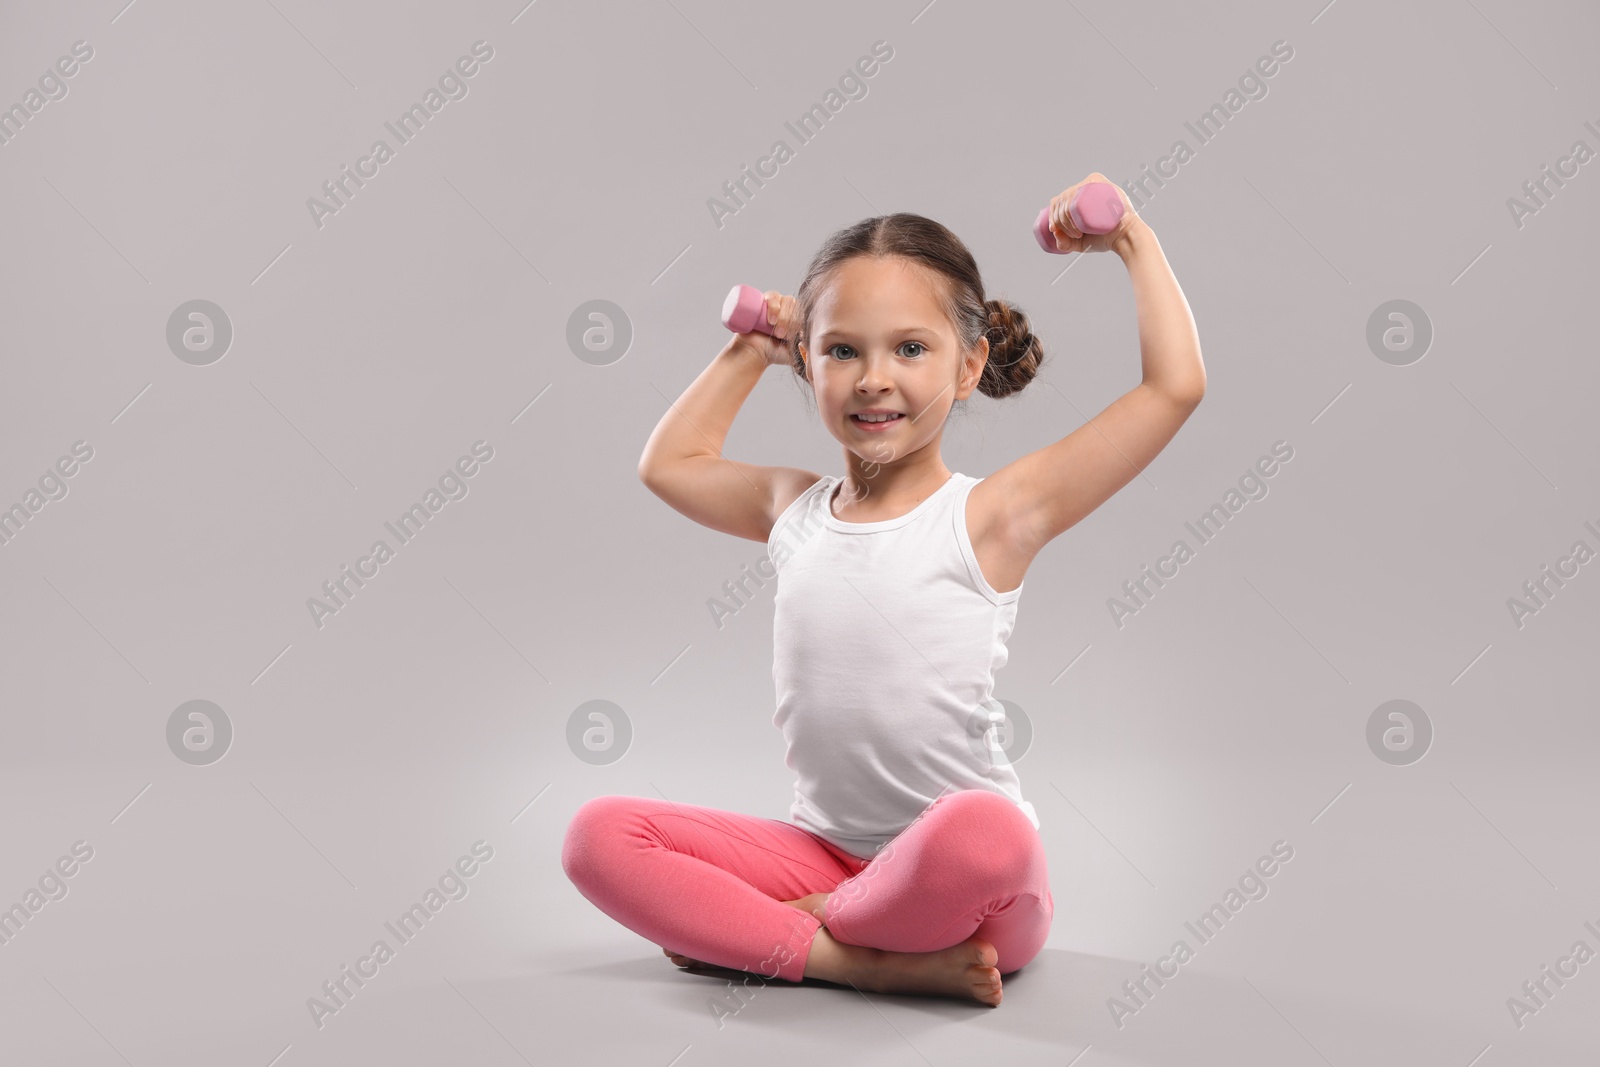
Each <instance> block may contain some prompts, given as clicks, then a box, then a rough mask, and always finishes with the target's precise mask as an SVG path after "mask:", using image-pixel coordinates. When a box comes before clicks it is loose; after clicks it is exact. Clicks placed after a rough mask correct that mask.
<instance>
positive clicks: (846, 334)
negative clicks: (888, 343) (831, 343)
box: [817, 326, 936, 344]
mask: <svg viewBox="0 0 1600 1067" xmlns="http://www.w3.org/2000/svg"><path fill="white" fill-rule="evenodd" d="M934 332H936V331H934V330H933V329H932V328H931V327H928V326H902V327H900V328H899V329H897V330H890V331H889V334H888V335H889V336H890V337H903V336H904V335H906V334H908V333H920V334H924V335H932V334H933V333H934ZM830 337H840V338H843V339H845V340H847V341H853V340H855V339H856V335H855V334H853V333H851V332H850V331H849V330H827V331H824V332H823V333H821V334H818V335H817V343H818V344H821V343H822V342H823V341H826V340H827V339H829V338H830Z"/></svg>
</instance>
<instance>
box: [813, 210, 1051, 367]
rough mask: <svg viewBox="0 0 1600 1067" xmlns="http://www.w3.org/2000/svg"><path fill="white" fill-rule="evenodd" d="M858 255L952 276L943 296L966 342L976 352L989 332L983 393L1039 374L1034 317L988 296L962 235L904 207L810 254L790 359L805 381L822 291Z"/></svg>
mask: <svg viewBox="0 0 1600 1067" xmlns="http://www.w3.org/2000/svg"><path fill="white" fill-rule="evenodd" d="M856 256H876V257H879V258H883V257H887V256H900V257H902V258H904V259H906V260H908V261H910V262H912V263H915V264H918V265H920V266H922V267H926V268H928V269H929V270H931V271H933V272H935V273H936V274H938V275H941V276H942V277H944V278H945V279H947V280H948V283H947V284H946V285H945V286H944V290H945V291H944V293H943V294H942V295H941V299H942V301H943V303H944V306H945V314H946V315H948V316H949V318H950V321H951V323H953V324H954V325H955V328H956V334H957V336H958V337H959V338H960V339H961V343H962V345H963V346H964V347H965V348H966V349H969V350H970V349H971V348H973V347H974V346H975V345H977V343H978V340H979V338H982V337H985V336H987V337H988V338H989V360H988V362H987V363H985V364H984V367H983V375H982V376H981V377H980V378H979V379H978V391H979V392H981V393H983V394H984V395H985V396H990V397H995V398H999V397H1003V396H1010V395H1011V394H1012V393H1015V392H1018V391H1020V390H1021V389H1022V388H1023V387H1024V386H1026V385H1027V384H1028V383H1029V382H1031V381H1032V380H1033V378H1034V375H1036V374H1038V373H1039V364H1040V363H1041V362H1042V361H1043V359H1044V346H1043V345H1042V344H1040V342H1039V339H1038V338H1037V337H1035V336H1034V335H1033V332H1032V330H1031V329H1030V328H1029V324H1028V316H1027V315H1026V314H1024V313H1023V311H1022V309H1021V308H1019V307H1017V306H1016V305H1015V304H1012V303H1009V302H1007V301H1005V300H988V299H986V298H985V297H984V294H983V279H982V277H980V276H979V274H978V264H977V261H976V260H974V259H973V258H972V253H971V252H969V251H968V250H967V246H966V245H965V244H963V243H962V242H961V239H960V238H959V237H957V236H956V235H955V234H953V233H951V232H950V231H949V230H948V229H946V228H945V227H944V226H943V225H942V224H940V223H938V222H935V221H934V220H932V219H929V218H924V217H923V216H921V215H913V214H910V213H909V212H904V211H902V212H897V213H896V214H893V215H876V216H874V217H872V218H868V219H862V220H861V221H860V222H858V223H856V224H855V225H853V226H847V227H846V228H844V229H842V230H840V231H838V232H837V233H835V234H834V235H833V236H831V237H829V238H828V239H827V241H825V242H824V243H823V245H822V248H821V249H820V250H819V251H818V252H817V254H816V256H815V258H813V259H812V260H811V266H810V267H808V268H807V269H806V276H805V280H804V281H802V282H801V283H800V292H799V295H798V296H797V298H796V301H797V303H798V304H799V313H800V329H799V331H798V332H797V333H796V334H795V335H794V337H793V338H792V339H791V342H790V345H789V353H790V363H791V365H792V366H793V367H794V372H795V373H796V374H797V375H799V376H800V378H801V379H804V378H805V373H806V371H805V360H803V359H801V358H800V349H799V345H800V343H801V342H805V344H806V346H807V347H810V343H811V314H812V311H813V309H814V308H815V307H816V302H817V297H818V296H820V295H821V292H822V290H823V288H824V287H825V286H826V285H827V281H828V275H829V274H830V273H831V272H832V271H833V269H834V268H835V267H837V266H839V264H841V263H843V262H844V261H846V260H848V259H852V258H854V257H856Z"/></svg>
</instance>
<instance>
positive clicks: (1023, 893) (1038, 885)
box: [561, 789, 1055, 982]
mask: <svg viewBox="0 0 1600 1067" xmlns="http://www.w3.org/2000/svg"><path fill="white" fill-rule="evenodd" d="M561 866H562V868H563V869H564V870H565V871H566V873H567V877H568V878H570V879H572V883H573V885H575V886H577V888H578V891H579V892H580V893H582V894H583V895H584V896H585V897H586V898H588V900H589V901H590V902H591V903H593V904H594V905H595V906H596V907H598V908H599V909H600V910H601V911H603V912H605V913H606V914H607V915H609V916H611V918H613V919H615V920H616V921H617V922H619V923H621V924H622V925H623V926H626V927H627V928H628V929H630V930H632V931H634V932H635V933H637V934H639V935H640V936H641V937H644V938H647V939H648V940H650V941H653V942H655V943H656V944H658V945H660V946H661V947H662V948H668V949H671V950H672V951H674V952H676V953H679V954H680V955H684V956H688V957H689V958H691V959H696V960H701V961H703V962H705V963H710V964H715V965H716V966H719V967H729V968H732V969H734V970H741V971H753V972H756V973H758V974H761V975H764V976H765V977H768V978H782V979H784V980H785V981H789V982H798V981H800V979H801V978H802V977H804V975H805V969H806V959H807V957H808V956H809V955H810V953H811V939H812V938H813V937H814V936H815V935H816V932H817V929H818V927H820V926H823V925H826V926H827V928H828V933H829V934H831V935H832V936H833V937H834V938H835V939H836V940H838V941H841V942H843V943H845V944H849V945H866V946H870V947H872V948H879V949H886V950H889V951H893V952H933V951H936V950H938V949H942V948H949V947H950V946H951V945H958V944H960V943H961V942H963V941H965V940H967V939H968V938H970V937H974V936H976V937H980V938H982V939H983V940H985V941H988V942H989V943H990V944H992V945H994V947H995V949H996V951H997V952H998V953H999V957H1000V958H999V962H998V967H999V970H1000V973H1001V974H1009V973H1011V972H1012V971H1015V970H1017V969H1018V968H1019V967H1021V966H1022V965H1023V964H1025V963H1027V962H1028V961H1029V960H1031V959H1033V957H1034V956H1035V955H1037V954H1038V952H1039V950H1040V949H1041V948H1043V947H1044V942H1045V937H1046V936H1047V935H1048V934H1049V932H1050V920H1051V917H1052V916H1053V915H1054V914H1055V902H1054V901H1053V900H1052V899H1051V897H1050V887H1049V881H1048V873H1047V871H1046V869H1045V857H1044V846H1043V843H1042V842H1041V841H1040V839H1039V834H1038V831H1036V830H1035V829H1034V828H1033V824H1032V823H1031V822H1029V821H1028V817H1027V816H1026V815H1024V814H1023V813H1022V811H1021V810H1020V809H1019V808H1018V807H1017V806H1016V805H1015V804H1013V803H1012V802H1011V801H1010V800H1009V799H1007V798H1006V797H1005V796H1003V795H1001V794H999V793H994V792H990V791H988V790H983V789H969V790H962V791H959V792H953V793H946V794H944V795H943V796H940V797H939V798H938V799H937V800H935V801H933V803H931V804H929V805H928V807H927V808H926V809H925V810H924V811H923V813H922V814H921V815H919V816H918V817H917V818H916V820H914V821H913V822H912V823H911V825H910V826H908V827H906V828H905V829H904V830H902V831H901V832H900V834H899V835H898V836H896V837H895V838H894V839H893V840H892V841H890V842H889V843H888V844H887V845H885V846H884V847H883V848H882V849H881V850H880V851H879V852H878V854H877V855H875V856H874V857H872V858H871V859H870V860H865V859H860V858H858V857H856V856H853V855H851V854H849V853H847V852H845V851H844V850H842V849H840V848H838V847H837V846H835V845H833V844H831V843H829V842H828V841H826V840H824V839H823V838H821V837H819V836H818V835H816V834H813V833H811V832H810V831H809V830H806V829H803V828H802V827H799V826H796V825H794V824H793V823H788V822H783V821H781V820H778V819H766V818H761V817H759V816H755V815H742V814H739V813H736V812H729V811H720V810H718V809H716V808H703V807H696V806H694V805H691V804H676V803H673V802H672V801H668V800H656V799H654V798H652V797H635V796H601V797H595V798H594V799H593V800H590V801H588V802H586V803H585V804H583V805H582V806H581V807H580V808H579V809H578V811H577V813H576V814H575V815H574V816H573V818H572V823H571V824H570V825H569V826H568V828H567V834H566V839H565V841H564V842H563V843H562V848H561ZM812 893H830V894H831V896H829V898H828V906H827V911H826V913H825V922H819V921H818V920H817V919H816V918H815V917H814V916H812V915H810V914H807V913H806V912H803V911H801V910H799V909H798V908H792V907H790V906H788V905H787V904H784V903H782V901H785V900H797V899H799V898H800V897H803V896H808V895H810V894H812Z"/></svg>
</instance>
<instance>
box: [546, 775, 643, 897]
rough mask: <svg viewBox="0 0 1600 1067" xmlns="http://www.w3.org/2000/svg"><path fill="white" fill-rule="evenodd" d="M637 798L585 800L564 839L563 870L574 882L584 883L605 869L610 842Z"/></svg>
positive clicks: (568, 825) (596, 798) (612, 797)
mask: <svg viewBox="0 0 1600 1067" xmlns="http://www.w3.org/2000/svg"><path fill="white" fill-rule="evenodd" d="M635 799H636V798H634V797H628V796H615V795H608V796H599V797H594V798H592V799H590V800H586V801H584V802H583V803H582V804H580V805H579V806H578V810H577V811H576V812H574V813H573V815H572V821H571V822H569V823H568V824H567V832H566V835H565V836H564V837H563V838H562V841H561V869H562V870H563V871H565V872H566V875H567V877H568V878H569V879H570V880H571V881H572V882H573V884H574V885H579V886H582V885H583V884H585V883H586V882H588V881H590V880H591V879H592V878H593V877H594V876H595V875H596V874H597V873H599V872H600V871H601V870H603V868H604V861H603V859H602V856H603V855H604V851H605V848H606V845H607V844H608V843H609V842H610V841H611V840H613V839H614V838H615V836H616V835H617V833H618V831H619V830H621V829H622V827H623V826H624V825H626V820H627V818H628V816H629V815H630V814H631V813H632V810H633V804H632V801H634V800H635Z"/></svg>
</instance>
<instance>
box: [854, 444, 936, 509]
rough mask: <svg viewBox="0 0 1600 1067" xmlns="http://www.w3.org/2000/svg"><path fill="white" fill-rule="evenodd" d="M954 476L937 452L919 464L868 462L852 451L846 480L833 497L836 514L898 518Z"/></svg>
mask: <svg viewBox="0 0 1600 1067" xmlns="http://www.w3.org/2000/svg"><path fill="white" fill-rule="evenodd" d="M950 477H951V474H950V470H949V469H948V468H947V467H945V465H944V460H943V458H942V457H940V456H939V455H937V454H935V455H933V456H931V457H930V458H929V459H927V460H925V461H922V462H918V463H916V464H915V465H910V464H909V463H908V464H902V465H899V466H890V465H888V464H869V463H864V462H862V461H861V458H860V457H859V456H857V455H855V453H850V454H849V457H848V459H847V460H846V465H845V476H844V481H843V483H842V484H841V485H840V486H839V488H838V495H837V496H835V497H834V498H833V504H832V508H833V514H834V517H836V518H838V519H842V520H843V521H845V522H877V521H879V520H880V519H892V518H897V517H899V516H901V515H904V514H905V513H906V512H908V511H910V510H911V509H912V508H914V507H916V506H917V505H918V504H920V503H922V502H923V501H924V500H926V499H927V498H928V497H930V496H932V495H933V494H934V493H935V492H937V491H938V489H939V487H940V486H942V485H944V484H945V482H947V481H949V480H950Z"/></svg>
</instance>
